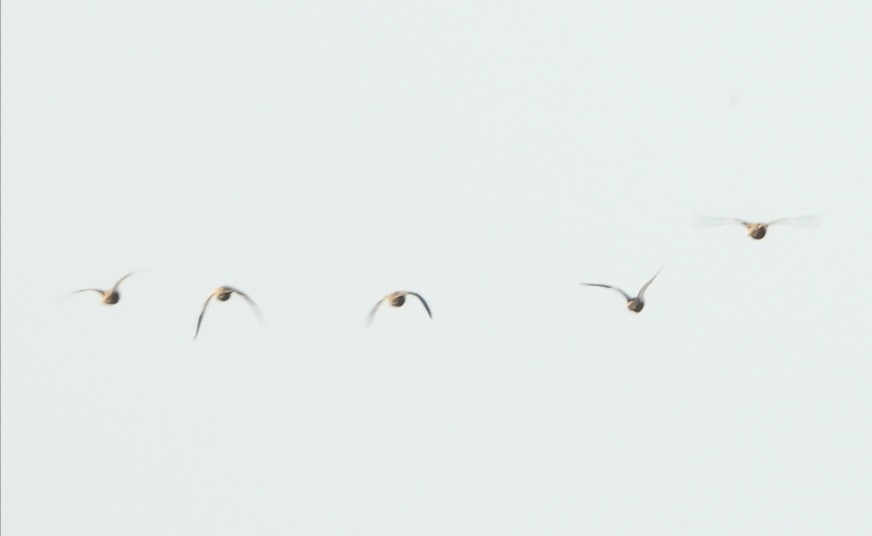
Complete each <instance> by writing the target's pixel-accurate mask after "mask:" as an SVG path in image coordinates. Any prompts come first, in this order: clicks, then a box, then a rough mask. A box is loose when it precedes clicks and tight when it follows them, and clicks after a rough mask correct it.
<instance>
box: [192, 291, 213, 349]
mask: <svg viewBox="0 0 872 536" xmlns="http://www.w3.org/2000/svg"><path fill="white" fill-rule="evenodd" d="M214 297H215V293H214V292H213V293H212V294H209V297H208V298H206V303H204V304H203V310H202V311H200V318H198V319H197V331H195V332H194V339H196V338H197V335H198V334H199V333H200V324H202V323H203V315H204V314H206V306H207V305H209V301H210V300H211V299H212V298H214Z"/></svg>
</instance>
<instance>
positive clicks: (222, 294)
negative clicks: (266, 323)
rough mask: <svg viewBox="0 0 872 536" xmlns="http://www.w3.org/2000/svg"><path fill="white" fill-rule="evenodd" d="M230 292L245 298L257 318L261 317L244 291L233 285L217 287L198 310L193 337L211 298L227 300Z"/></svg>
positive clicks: (198, 330) (196, 333)
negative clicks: (201, 308) (198, 316)
mask: <svg viewBox="0 0 872 536" xmlns="http://www.w3.org/2000/svg"><path fill="white" fill-rule="evenodd" d="M231 294H239V295H240V296H242V297H243V298H245V301H247V302H248V303H249V305H251V308H252V310H254V313H255V314H256V315H257V317H258V319H260V318H262V315H261V314H260V309H258V307H257V304H256V303H254V301H253V300H252V299H251V298H249V297H248V295H247V294H246V293H244V292H242V291H241V290H238V289H235V288H233V287H228V286H223V287H218V288H216V289H215V290H214V291H212V294H210V295H209V297H208V298H206V303H204V304H203V310H202V311H200V318H198V319H197V330H196V331H195V332H194V339H196V338H197V335H198V334H199V333H200V324H202V323H203V315H204V314H206V307H207V306H208V305H209V302H210V301H211V300H212V298H217V299H218V301H227V300H229V299H230V295H231Z"/></svg>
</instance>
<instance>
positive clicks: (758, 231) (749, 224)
mask: <svg viewBox="0 0 872 536" xmlns="http://www.w3.org/2000/svg"><path fill="white" fill-rule="evenodd" d="M725 223H737V224H739V225H744V226H745V229H746V230H747V231H748V236H750V237H751V238H753V239H754V240H761V239H763V237H764V236H766V233H767V232H768V231H769V227H770V226H771V225H794V226H801V227H816V226H817V225H819V223H820V217H819V216H818V215H817V214H809V215H806V216H795V217H792V218H779V219H777V220H772V221H768V222H753V221H748V220H743V219H740V218H712V217H708V216H698V217H697V218H696V224H697V225H699V226H703V227H711V226H714V225H723V224H725Z"/></svg>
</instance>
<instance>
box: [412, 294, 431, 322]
mask: <svg viewBox="0 0 872 536" xmlns="http://www.w3.org/2000/svg"><path fill="white" fill-rule="evenodd" d="M406 294H411V295H412V296H414V297H416V298H418V299H419V300H421V303H422V304H423V305H424V309H426V310H427V316H429V317H430V320H433V313H431V312H430V306H429V305H427V302H426V301H424V298H422V297H421V295H420V294H418V293H417V292H411V291H406Z"/></svg>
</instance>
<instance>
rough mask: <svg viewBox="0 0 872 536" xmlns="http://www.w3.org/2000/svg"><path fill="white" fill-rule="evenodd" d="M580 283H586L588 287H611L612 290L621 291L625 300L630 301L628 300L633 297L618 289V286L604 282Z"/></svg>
mask: <svg viewBox="0 0 872 536" xmlns="http://www.w3.org/2000/svg"><path fill="white" fill-rule="evenodd" d="M582 285H587V286H589V287H602V288H610V289H612V290H616V291H618V292H620V293H621V294H622V295H623V296H624V297H625V298H627V301H630V300H632V299H633V297H632V296H630V295H629V294H627V293H626V292H624V291H623V290H621V289H619V288H618V287H613V286H611V285H604V284H602V283H582Z"/></svg>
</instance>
